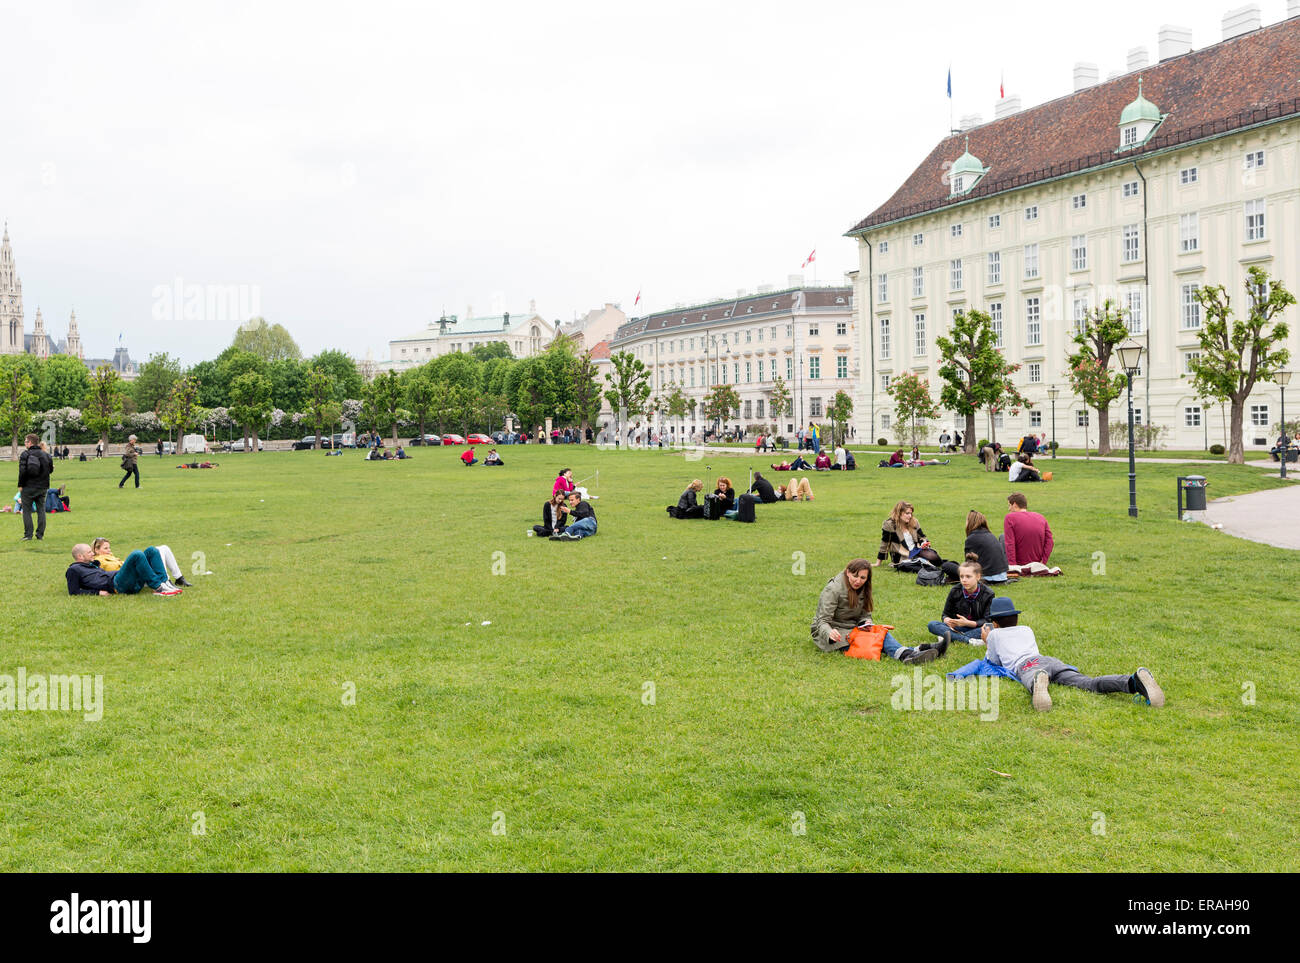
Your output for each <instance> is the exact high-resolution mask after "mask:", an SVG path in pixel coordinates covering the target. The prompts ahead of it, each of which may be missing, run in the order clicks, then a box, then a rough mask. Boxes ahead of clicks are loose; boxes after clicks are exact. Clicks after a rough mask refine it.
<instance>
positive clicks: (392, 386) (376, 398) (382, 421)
mask: <svg viewBox="0 0 1300 963" xmlns="http://www.w3.org/2000/svg"><path fill="white" fill-rule="evenodd" d="M402 396H403V391H402V381H401V379H400V378H399V377H398V376H397V374H396V373H395V372H392V371H383V372H380V373H379V374H377V375H375V378H374V380H373V381H371V382H370V384H368V385H366V388H365V394H364V396H363V397H364V400H365V402H366V406H367V411H368V414H369V416H370V419H371V421H372V423H373V424H374V426H375V427H376V428H377V429H378V430H379V431H380V433H383V431H384V430H385V429H392V434H393V437H392V442H393V447H394V448H396V447H397V422H398V420H399V412H400V411H401V405H402Z"/></svg>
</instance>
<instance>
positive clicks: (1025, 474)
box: [1007, 454, 1052, 482]
mask: <svg viewBox="0 0 1300 963" xmlns="http://www.w3.org/2000/svg"><path fill="white" fill-rule="evenodd" d="M1051 480H1052V473H1051V472H1050V471H1049V472H1047V473H1046V474H1043V473H1040V472H1039V470H1038V469H1037V468H1035V467H1034V459H1033V458H1032V457H1031V456H1029V455H1025V454H1020V455H1016V460H1015V461H1014V462H1012V463H1011V468H1010V469H1009V470H1008V471H1007V481H1009V482H1048V481H1051Z"/></svg>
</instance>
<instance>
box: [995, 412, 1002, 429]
mask: <svg viewBox="0 0 1300 963" xmlns="http://www.w3.org/2000/svg"><path fill="white" fill-rule="evenodd" d="M1003 418H1004V415H1003V414H1002V412H1000V411H999V412H997V413H996V414H995V415H994V416H993V427H994V428H1002V427H1005V426H1004V425H1003Z"/></svg>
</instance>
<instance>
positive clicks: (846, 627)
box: [812, 558, 939, 664]
mask: <svg viewBox="0 0 1300 963" xmlns="http://www.w3.org/2000/svg"><path fill="white" fill-rule="evenodd" d="M873 603H874V600H873V598H872V594H871V563H870V562H868V561H867V560H866V559H865V558H855V559H853V561H851V562H849V564H848V565H846V566H844V571H842V572H838V573H836V574H835V575H832V576H831V578H830V580H829V581H828V582H827V583H826V587H825V588H823V589H822V594H821V597H820V598H819V599H818V600H817V614H816V615H814V616H813V621H812V637H813V641H814V642H815V643H817V648H819V649H821V650H822V651H823V652H843V651H844V650H845V649H847V648H848V647H849V633H850V632H852V631H853V630H854V629H855V628H866V627H867V626H869V625H871V624H872V622H871V611H872V608H873ZM880 654H881V657H882V658H891V659H897V660H898V661H899V662H906V663H909V664H918V663H921V662H930V661H932V660H934V659H935V658H937V657H938V655H939V651H938V648H937V646H935V645H933V644H932V643H929V642H925V643H922V645H921V646H919V647H917V648H912V647H909V646H904V645H900V644H899V642H898V640H897V639H895V638H894V636H893V635H892V634H891V633H889V632H886V633H885V641H884V647H883V648H882V649H881V653H880Z"/></svg>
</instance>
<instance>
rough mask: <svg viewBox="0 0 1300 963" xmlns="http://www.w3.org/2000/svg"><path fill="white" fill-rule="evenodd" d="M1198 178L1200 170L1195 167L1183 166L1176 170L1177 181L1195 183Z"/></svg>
mask: <svg viewBox="0 0 1300 963" xmlns="http://www.w3.org/2000/svg"><path fill="white" fill-rule="evenodd" d="M1198 180H1200V172H1199V171H1197V169H1196V168H1195V167H1184V168H1183V169H1182V170H1180V171H1179V172H1178V183H1180V184H1195V183H1196V182H1197V181H1198Z"/></svg>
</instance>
